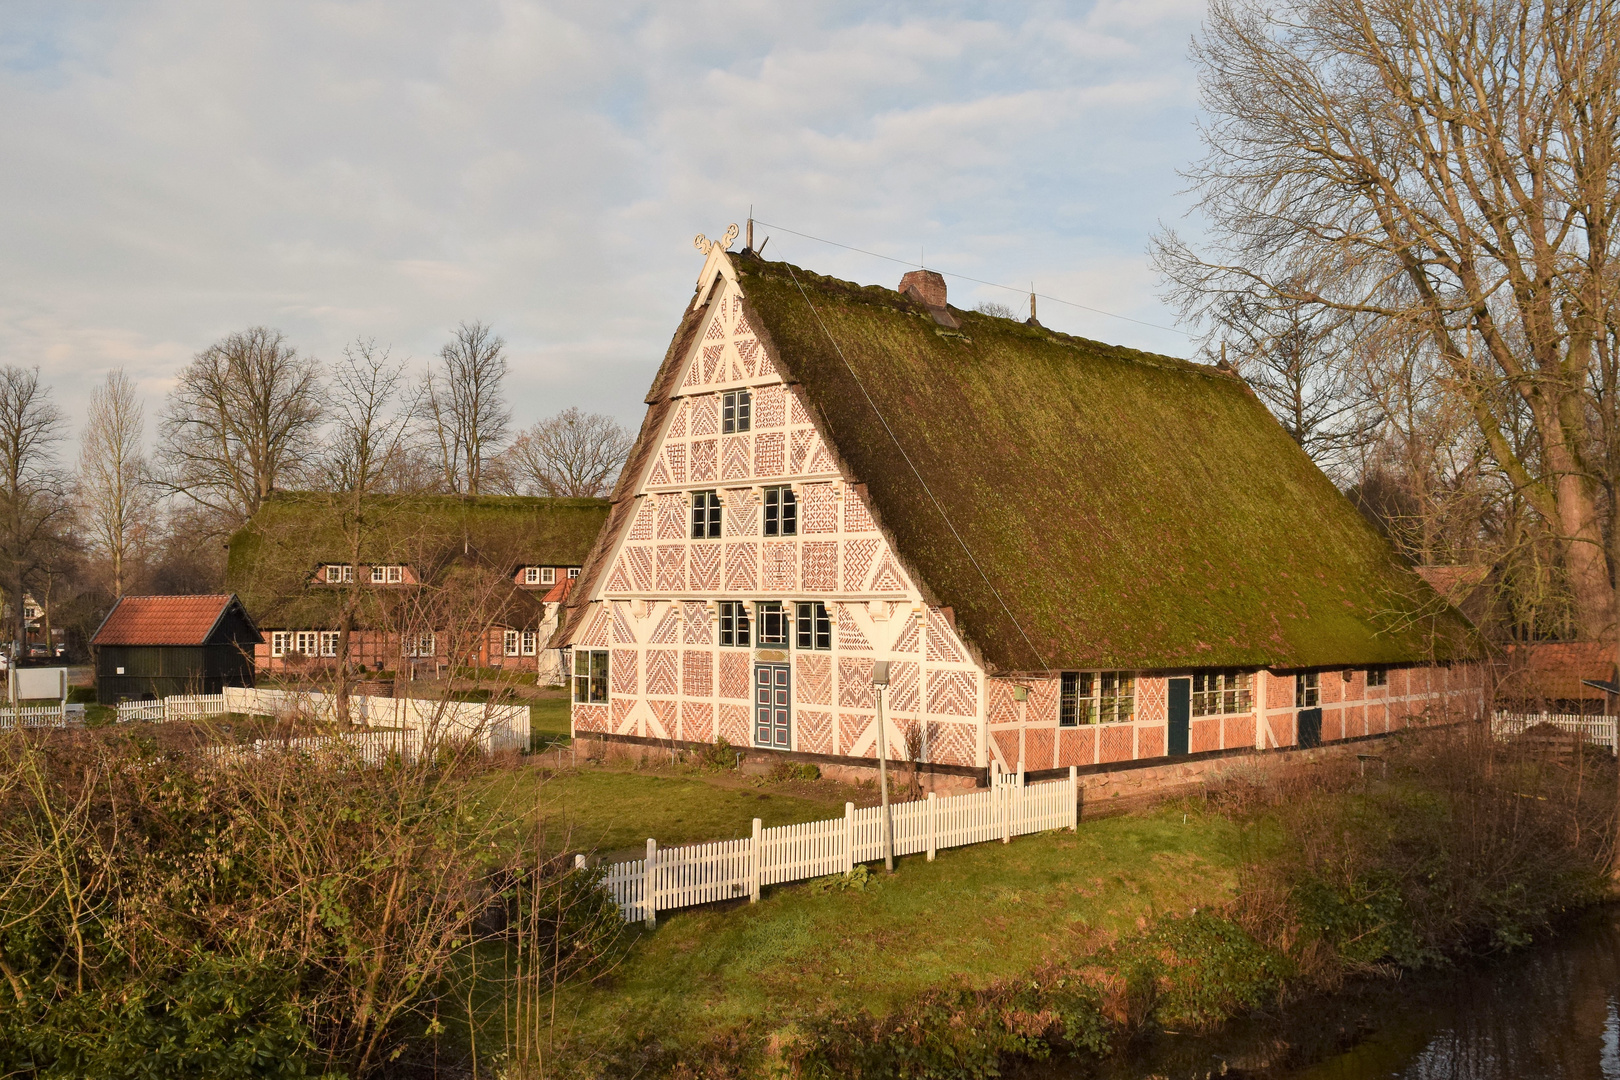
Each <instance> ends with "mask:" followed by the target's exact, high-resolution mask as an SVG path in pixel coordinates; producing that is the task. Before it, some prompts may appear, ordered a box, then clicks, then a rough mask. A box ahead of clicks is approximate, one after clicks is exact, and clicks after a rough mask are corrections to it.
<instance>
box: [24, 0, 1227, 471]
mask: <svg viewBox="0 0 1620 1080" xmlns="http://www.w3.org/2000/svg"><path fill="white" fill-rule="evenodd" d="M1202 15H1203V3H1202V2H1201V0H1099V2H1096V3H1068V4H1065V3H1016V2H1010V0H1009V2H1000V3H993V4H952V3H928V4H922V3H916V4H905V3H882V2H877V3H872V2H867V3H807V2H804V0H799V2H792V3H789V2H783V3H755V2H750V0H727V2H726V3H706V2H690V3H687V2H680V3H677V2H669V0H666V2H662V3H636V2H624V3H580V2H577V0H576V2H575V3H570V4H561V3H541V2H523V0H457V2H456V3H453V4H446V3H442V2H435V3H412V2H408V0H392V2H389V3H386V4H385V3H379V2H365V0H357V2H338V3H332V2H300V0H277V2H276V3H274V4H263V3H238V2H230V0H124V2H121V3H117V4H107V3H101V2H97V3H76V2H73V0H50V2H42V3H33V2H28V0H0V140H3V145H4V146H5V152H4V157H3V159H0V161H3V164H0V363H10V364H19V365H23V366H27V367H32V366H34V365H38V366H39V368H40V369H41V373H42V376H43V378H44V380H45V381H46V382H48V383H49V384H50V385H51V387H52V388H53V392H54V394H55V396H56V400H57V402H58V404H59V405H60V406H61V407H62V409H63V411H64V412H65V413H67V414H68V416H69V418H70V420H71V422H72V424H73V427H74V431H75V432H76V431H77V428H78V426H79V424H80V423H81V421H82V418H83V405H84V402H85V399H86V397H87V396H88V393H89V391H90V390H91V388H92V387H93V386H95V385H96V384H97V383H99V382H100V381H101V380H102V379H104V378H105V376H106V374H107V372H108V371H109V370H110V369H112V368H115V367H122V368H124V369H125V370H126V371H127V372H128V373H129V374H130V375H131V376H132V377H133V378H134V379H135V380H136V382H137V385H138V386H139V388H140V390H141V391H142V393H143V395H144V397H145V400H146V405H147V410H148V431H149V436H150V434H151V430H152V428H153V427H154V426H155V417H156V415H157V412H158V410H159V408H160V407H161V404H162V400H163V397H164V395H165V394H166V393H167V392H168V390H169V389H170V388H171V387H172V386H173V384H174V379H175V376H176V374H177V373H178V372H179V370H180V369H181V368H182V367H184V365H185V364H186V363H187V362H188V361H189V360H190V358H191V357H192V356H193V355H194V354H195V353H197V352H198V351H199V350H201V349H203V348H205V347H206V346H208V345H209V344H210V343H211V342H213V341H215V340H217V339H219V338H220V337H222V336H224V335H226V334H228V333H230V332H231V331H233V330H238V329H242V328H245V327H248V326H254V325H266V326H271V327H275V328H278V329H280V330H281V331H282V332H284V333H285V334H286V335H287V337H288V339H289V340H290V341H291V342H292V343H293V344H295V345H296V346H297V347H298V348H299V349H300V350H301V351H302V352H305V353H307V354H309V355H313V356H315V357H317V358H319V359H320V360H322V361H323V362H327V363H330V362H332V361H335V360H336V359H338V358H339V357H341V355H342V351H343V348H344V345H345V344H346V343H348V342H352V341H354V340H355V339H356V338H357V337H367V338H373V339H375V340H376V341H377V342H378V343H380V344H383V345H386V346H389V347H390V348H391V350H392V355H393V356H394V357H395V358H397V359H402V360H405V359H408V360H409V361H410V362H411V363H412V364H413V365H414V366H416V367H418V368H420V367H422V366H425V365H426V363H427V362H428V361H429V360H430V359H431V358H432V357H433V356H434V355H435V354H436V353H437V351H438V349H439V347H440V346H441V345H442V344H443V343H444V341H445V340H446V339H447V337H448V336H449V334H450V332H451V330H452V329H453V328H454V327H455V326H456V324H457V323H458V322H460V321H463V320H474V319H481V320H483V321H485V322H487V323H489V324H491V325H492V326H493V327H494V328H495V330H496V331H497V332H498V333H499V334H501V335H502V336H503V337H504V338H505V340H506V342H507V351H508V356H509V360H510V364H511V368H510V374H509V376H508V396H509V399H510V401H511V405H512V410H513V419H514V421H515V422H516V424H517V425H518V426H524V425H527V424H529V423H532V422H533V421H535V420H537V419H539V418H540V417H543V416H547V415H550V414H552V413H554V412H556V411H558V410H560V409H563V408H566V407H568V406H579V407H581V408H583V409H586V410H587V411H596V412H605V413H609V414H611V415H613V416H614V417H616V418H617V419H619V420H621V421H622V422H624V423H626V424H628V425H631V426H634V425H636V424H639V422H640V418H641V413H642V411H643V405H642V399H643V397H644V396H645V394H646V391H647V387H648V384H649V383H650V382H651V379H652V376H653V373H654V370H655V368H656V367H657V364H658V363H659V361H660V360H661V359H662V357H663V354H664V351H665V348H666V346H667V344H668V341H669V337H670V335H671V334H672V333H673V331H674V329H675V325H676V323H677V322H678V320H679V318H680V313H681V311H682V309H683V308H684V307H685V305H686V303H687V301H688V300H689V299H690V297H691V292H692V285H693V281H694V279H695V277H696V274H697V272H698V270H699V268H700V267H701V265H702V256H701V255H700V254H699V253H698V252H697V251H695V250H694V248H693V244H692V238H693V236H694V235H695V234H697V233H706V234H707V235H709V236H711V237H714V236H719V235H720V234H721V233H723V232H724V230H725V228H726V226H727V225H728V224H729V223H732V222H736V223H738V224H739V226H740V225H742V224H743V222H744V221H745V219H746V218H747V217H748V214H749V211H750V207H752V211H753V214H754V216H755V218H756V219H757V220H758V221H759V222H768V223H770V224H769V225H765V224H757V225H756V227H755V228H756V240H757V241H764V239H765V237H767V236H769V237H770V240H769V243H768V246H767V247H766V249H765V255H766V257H768V258H779V259H787V260H789V261H792V262H794V263H797V264H798V265H801V266H805V267H808V268H810V269H813V270H816V271H818V272H821V273H826V274H833V275H836V276H839V277H844V278H848V279H851V280H854V281H858V282H861V283H863V284H880V285H886V286H889V287H894V286H895V285H896V284H897V283H898V281H899V277H900V275H901V274H902V273H903V272H904V271H905V270H906V269H907V268H908V267H907V266H906V265H902V263H911V264H916V263H917V262H919V261H921V262H922V263H924V264H925V265H927V266H928V267H930V268H932V269H936V270H940V271H942V272H944V273H946V274H947V275H950V274H953V273H954V274H959V275H966V276H967V277H971V278H978V279H982V280H984V281H989V282H998V283H1003V284H1008V285H1013V286H1016V287H1017V288H1018V289H1019V290H1020V291H1018V292H1008V291H1005V290H1001V289H997V288H992V287H988V286H984V285H979V284H975V283H973V282H970V281H965V280H962V279H961V278H958V277H949V276H948V277H947V281H948V283H949V288H950V299H951V302H952V303H953V304H955V305H957V306H959V307H971V306H973V305H974V304H976V303H978V302H980V301H984V300H994V301H998V302H1002V303H1007V304H1009V305H1011V306H1013V307H1015V308H1018V309H1020V312H1021V313H1022V312H1023V309H1024V307H1025V305H1026V303H1027V300H1026V297H1025V296H1024V294H1023V293H1024V291H1026V290H1027V289H1028V288H1029V286H1030V284H1031V283H1033V284H1034V286H1035V288H1036V289H1037V290H1038V291H1039V292H1041V293H1043V294H1046V295H1049V296H1053V297H1059V298H1062V299H1065V300H1068V301H1072V302H1073V303H1074V304H1077V305H1083V306H1065V305H1063V304H1059V303H1055V302H1051V301H1045V300H1043V301H1041V303H1040V309H1039V316H1040V318H1041V321H1042V322H1043V323H1045V324H1046V325H1048V326H1051V327H1054V328H1056V329H1059V330H1063V331H1067V332H1070V333H1076V334H1083V335H1086V336H1089V337H1095V338H1100V339H1102V340H1106V341H1110V342H1115V343H1119V344H1124V345H1130V346H1134V347H1137V348H1144V349H1151V350H1155V351H1160V352H1167V353H1171V354H1173V355H1183V356H1185V355H1189V354H1190V349H1191V345H1190V343H1189V342H1188V340H1187V338H1186V337H1185V336H1184V335H1182V334H1180V333H1178V332H1176V331H1175V330H1174V329H1162V328H1161V327H1172V328H1173V326H1174V318H1173V315H1172V314H1171V313H1170V312H1169V311H1168V310H1167V309H1166V308H1165V307H1164V306H1163V305H1162V304H1161V303H1160V302H1159V299H1158V295H1157V283H1156V280H1155V276H1154V274H1153V271H1152V270H1151V268H1150V267H1149V265H1148V262H1147V255H1146V250H1147V245H1148V242H1149V239H1150V238H1151V236H1152V235H1153V233H1154V232H1155V231H1156V230H1157V229H1158V228H1159V227H1160V226H1161V224H1166V225H1172V226H1174V227H1176V228H1177V229H1178V230H1181V231H1184V232H1190V233H1191V234H1193V235H1196V234H1197V231H1198V230H1197V228H1196V222H1194V221H1184V220H1182V216H1183V214H1184V213H1185V212H1186V210H1187V208H1188V205H1189V203H1190V200H1189V199H1188V197H1187V196H1185V195H1183V194H1180V192H1181V190H1182V188H1183V187H1184V182H1183V181H1182V179H1181V178H1180V176H1179V175H1178V170H1179V169H1182V168H1184V167H1185V166H1186V165H1187V164H1188V163H1189V162H1191V161H1192V160H1193V159H1194V158H1195V157H1197V156H1198V153H1199V146H1198V142H1197V134H1196V130H1195V120H1196V115H1197V113H1196V105H1197V86H1196V79H1195V75H1194V72H1193V69H1192V67H1191V64H1190V63H1189V61H1188V59H1187V49H1188V42H1189V40H1190V39H1191V37H1192V36H1193V35H1194V34H1195V33H1196V32H1197V29H1198V24H1199V20H1200V19H1201V17H1202ZM787 230H791V232H790V231H787ZM795 234H807V235H808V236H811V237H818V238H823V239H825V240H831V241H835V242H837V243H839V244H843V245H847V246H848V247H853V248H860V249H863V250H864V251H865V252H870V253H875V255H883V256H888V257H889V258H890V259H893V260H899V261H887V260H885V259H882V258H877V257H874V255H871V254H861V253H858V252H855V251H850V250H846V249H845V248H840V247H836V246H832V245H830V244H826V243H821V242H818V241H816V240H811V239H807V238H805V236H801V235H795ZM739 246H740V243H739ZM1086 308H1093V309H1100V310H1101V311H1105V312H1110V313H1113V314H1114V315H1119V316H1125V317H1127V318H1126V319H1122V318H1112V317H1109V316H1106V315H1102V314H1097V313H1096V312H1094V311H1088V310H1085V309H1086ZM1127 319H1132V320H1137V321H1135V322H1133V321H1127ZM1144 323H1148V324H1156V325H1155V326H1150V325H1143V324H1144ZM65 450H66V452H67V453H71V452H72V445H71V443H70V444H69V445H68V446H67V447H66V448H65Z"/></svg>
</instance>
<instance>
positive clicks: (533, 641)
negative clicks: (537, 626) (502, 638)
mask: <svg viewBox="0 0 1620 1080" xmlns="http://www.w3.org/2000/svg"><path fill="white" fill-rule="evenodd" d="M539 645H540V631H538V630H525V631H523V655H524V656H533V655H534V652H535V649H537V648H538V647H539Z"/></svg>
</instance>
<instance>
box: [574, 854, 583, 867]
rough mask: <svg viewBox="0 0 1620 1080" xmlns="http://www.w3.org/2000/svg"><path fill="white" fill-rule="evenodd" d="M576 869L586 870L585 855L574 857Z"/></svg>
mask: <svg viewBox="0 0 1620 1080" xmlns="http://www.w3.org/2000/svg"><path fill="white" fill-rule="evenodd" d="M574 869H575V870H583V869H585V856H583V855H575V856H574Z"/></svg>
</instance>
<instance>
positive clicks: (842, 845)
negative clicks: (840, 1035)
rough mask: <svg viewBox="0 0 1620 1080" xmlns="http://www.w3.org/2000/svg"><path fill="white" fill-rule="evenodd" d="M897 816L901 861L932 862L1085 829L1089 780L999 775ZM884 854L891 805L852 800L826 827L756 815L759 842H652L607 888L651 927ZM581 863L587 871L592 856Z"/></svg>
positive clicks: (917, 803)
mask: <svg viewBox="0 0 1620 1080" xmlns="http://www.w3.org/2000/svg"><path fill="white" fill-rule="evenodd" d="M889 811H890V813H891V815H892V816H893V821H894V853H895V855H897V856H898V855H915V854H918V853H923V852H926V853H927V856H928V858H929V859H930V860H932V859H933V857H934V852H936V851H937V850H939V849H940V848H951V847H962V846H965V845H968V844H982V843H985V842H987V841H990V840H1001V841H1003V842H1006V841H1010V840H1011V839H1012V838H1013V837H1015V836H1024V835H1027V834H1029V833H1037V832H1046V831H1048V830H1051V829H1073V828H1077V827H1078V826H1079V823H1080V782H1079V778H1078V777H1077V776H1076V775H1075V770H1074V769H1072V768H1071V769H1070V770H1069V776H1068V779H1066V780H1053V781H1049V782H1047V783H1044V784H1025V783H1024V776H1023V773H1022V772H1020V773H1001V772H999V771H996V772H993V773H992V777H991V784H990V787H988V788H986V789H985V790H983V791H975V792H971V793H969V794H966V795H949V796H946V797H945V798H939V797H937V796H935V795H933V794H929V796H928V797H927V798H926V799H917V800H913V801H911V802H903V803H895V804H893V805H891V806H890V808H889ZM881 858H883V808H882V807H881V806H869V807H864V808H862V809H859V810H857V809H856V808H855V804H854V803H845V804H844V816H843V817H841V818H830V819H828V820H825V821H807V822H801V823H799V824H796V825H778V826H775V827H773V828H769V829H766V828H763V827H762V823H761V822H760V820H759V819H758V818H755V819H754V834H753V836H751V837H747V838H745V839H742V840H721V841H718V842H716V843H710V844H690V845H686V846H683V847H673V848H662V849H660V848H659V847H658V842H657V841H656V840H651V839H649V840H648V841H647V857H646V858H644V859H632V860H629V861H628V862H618V863H613V864H611V865H610V866H608V867H607V868H606V872H605V874H604V876H603V884H604V885H605V886H606V887H607V889H608V890H609V892H611V893H612V895H613V899H614V901H615V902H617V903H618V905H619V910H620V911H622V912H623V913H624V917H625V919H626V920H628V921H635V920H636V919H641V920H644V921H646V922H647V923H649V924H651V923H653V922H654V921H655V920H656V917H657V913H658V912H660V911H670V910H673V909H675V908H683V907H691V906H693V905H695V904H711V903H714V902H716V901H719V900H731V899H736V898H739V897H743V896H747V897H748V898H749V899H751V900H758V899H759V890H760V888H761V887H762V886H765V885H777V884H781V883H783V882H789V881H805V880H807V879H809V878H817V877H825V876H826V875H828V874H841V873H847V872H849V871H850V870H853V869H854V868H855V866H856V865H857V864H859V863H868V862H875V861H877V860H879V859H881ZM577 861H578V865H580V866H584V865H585V857H584V856H583V855H581V856H579V857H578V860H577Z"/></svg>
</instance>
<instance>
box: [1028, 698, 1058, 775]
mask: <svg viewBox="0 0 1620 1080" xmlns="http://www.w3.org/2000/svg"><path fill="white" fill-rule="evenodd" d="M1062 689H1063V688H1062V684H1061V682H1060V681H1059V680H1057V679H1031V680H1030V682H1029V700H1028V701H1027V702H1025V703H1024V722H1025V723H1028V724H1054V725H1055V724H1056V723H1057V722H1058V696H1059V695H1060V694H1061V693H1062ZM1041 767H1042V768H1046V766H1044V765H1043V766H1041ZM1053 768H1056V766H1053Z"/></svg>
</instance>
